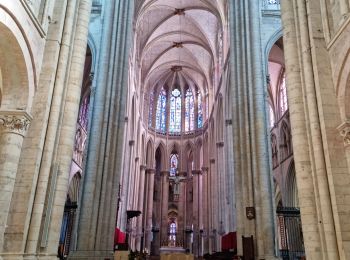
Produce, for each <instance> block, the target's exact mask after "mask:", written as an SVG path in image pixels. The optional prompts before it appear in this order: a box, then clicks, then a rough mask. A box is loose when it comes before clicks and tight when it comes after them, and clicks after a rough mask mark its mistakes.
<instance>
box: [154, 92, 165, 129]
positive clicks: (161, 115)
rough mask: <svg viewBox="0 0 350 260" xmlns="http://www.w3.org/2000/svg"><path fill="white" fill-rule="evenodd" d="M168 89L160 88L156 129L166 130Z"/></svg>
mask: <svg viewBox="0 0 350 260" xmlns="http://www.w3.org/2000/svg"><path fill="white" fill-rule="evenodd" d="M166 100H167V97H166V91H165V89H164V88H162V89H161V90H160V93H159V96H158V101H157V114H156V129H157V130H158V131H161V132H166Z"/></svg>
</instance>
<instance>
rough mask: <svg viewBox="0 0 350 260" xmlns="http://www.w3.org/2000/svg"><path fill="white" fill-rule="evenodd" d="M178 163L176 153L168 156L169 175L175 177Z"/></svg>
mask: <svg viewBox="0 0 350 260" xmlns="http://www.w3.org/2000/svg"><path fill="white" fill-rule="evenodd" d="M178 165H179V156H178V155H177V154H176V153H173V154H172V155H171V156H170V176H171V177H175V176H176V172H177V168H178Z"/></svg>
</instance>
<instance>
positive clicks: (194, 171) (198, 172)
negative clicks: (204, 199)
mask: <svg viewBox="0 0 350 260" xmlns="http://www.w3.org/2000/svg"><path fill="white" fill-rule="evenodd" d="M202 173H203V172H202V171H201V170H193V171H192V174H193V175H201V174H202Z"/></svg>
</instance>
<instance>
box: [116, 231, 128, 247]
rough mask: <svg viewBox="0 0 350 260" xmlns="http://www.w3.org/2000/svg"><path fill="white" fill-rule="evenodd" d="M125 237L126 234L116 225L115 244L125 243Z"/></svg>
mask: <svg viewBox="0 0 350 260" xmlns="http://www.w3.org/2000/svg"><path fill="white" fill-rule="evenodd" d="M125 238H126V234H125V233H124V232H122V231H120V229H119V228H117V227H116V228H115V232H114V244H115V245H119V244H125Z"/></svg>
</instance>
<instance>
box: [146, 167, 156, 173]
mask: <svg viewBox="0 0 350 260" xmlns="http://www.w3.org/2000/svg"><path fill="white" fill-rule="evenodd" d="M146 173H147V174H155V173H156V169H151V168H148V169H146Z"/></svg>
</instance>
